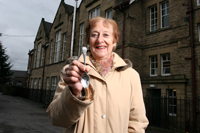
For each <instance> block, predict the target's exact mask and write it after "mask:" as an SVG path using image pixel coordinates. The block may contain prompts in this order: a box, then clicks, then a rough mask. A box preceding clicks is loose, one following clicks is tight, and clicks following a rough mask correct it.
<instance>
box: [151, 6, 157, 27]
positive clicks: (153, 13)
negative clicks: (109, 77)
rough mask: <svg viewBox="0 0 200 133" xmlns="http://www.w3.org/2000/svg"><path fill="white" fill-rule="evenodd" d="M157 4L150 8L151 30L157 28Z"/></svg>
mask: <svg viewBox="0 0 200 133" xmlns="http://www.w3.org/2000/svg"><path fill="white" fill-rule="evenodd" d="M157 23H158V22H157V6H156V5H155V6H152V7H151V8H150V31H154V30H157Z"/></svg>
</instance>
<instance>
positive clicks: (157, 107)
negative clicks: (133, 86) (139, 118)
mask: <svg viewBox="0 0 200 133" xmlns="http://www.w3.org/2000/svg"><path fill="white" fill-rule="evenodd" d="M171 100H172V99H171V98H168V97H159V98H155V97H144V102H145V107H146V115H147V117H148V119H149V126H150V127H151V126H152V127H158V128H161V129H166V130H171V131H174V132H180V133H193V130H194V129H195V128H196V131H197V132H200V115H199V113H198V112H197V111H195V112H196V116H197V117H196V120H197V123H196V125H197V126H196V127H193V112H194V111H193V102H192V100H191V99H181V98H180V99H177V98H176V99H174V100H173V101H171ZM172 102H173V104H172ZM197 103H200V100H199V99H198V100H197ZM199 108H200V106H199V104H197V109H199Z"/></svg>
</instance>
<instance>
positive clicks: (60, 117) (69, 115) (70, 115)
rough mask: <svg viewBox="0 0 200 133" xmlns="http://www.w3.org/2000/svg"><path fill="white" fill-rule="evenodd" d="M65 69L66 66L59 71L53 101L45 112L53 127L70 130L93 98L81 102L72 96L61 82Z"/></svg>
mask: <svg viewBox="0 0 200 133" xmlns="http://www.w3.org/2000/svg"><path fill="white" fill-rule="evenodd" d="M66 67H68V66H65V67H63V69H62V70H61V73H60V81H59V83H58V85H57V88H56V91H55V95H54V98H53V101H52V102H51V104H50V105H49V106H48V108H47V110H46V112H47V114H48V116H49V117H50V119H51V121H52V124H53V125H54V126H60V127H64V128H70V127H71V126H73V125H74V124H75V123H76V122H77V121H78V120H79V118H80V117H81V116H82V114H83V113H84V111H85V110H86V109H87V108H88V107H89V105H90V104H91V103H92V102H93V98H91V97H90V99H87V100H85V101H81V100H79V99H78V98H77V97H76V96H74V95H73V94H72V92H71V91H70V89H69V86H68V85H67V84H66V83H65V82H64V81H63V74H64V70H65V68H66ZM90 94H91V93H90ZM92 95H93V94H92Z"/></svg>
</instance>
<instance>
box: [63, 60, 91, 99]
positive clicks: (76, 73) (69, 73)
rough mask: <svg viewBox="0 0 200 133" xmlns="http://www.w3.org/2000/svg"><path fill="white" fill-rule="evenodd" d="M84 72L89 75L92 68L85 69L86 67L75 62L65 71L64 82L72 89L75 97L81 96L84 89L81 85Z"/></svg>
mask: <svg viewBox="0 0 200 133" xmlns="http://www.w3.org/2000/svg"><path fill="white" fill-rule="evenodd" d="M84 71H86V73H88V72H89V71H90V66H86V67H84V65H83V64H82V63H81V62H79V61H77V60H74V61H73V62H72V63H71V64H70V65H69V67H67V68H66V69H65V73H64V76H63V80H64V81H65V83H66V84H67V85H68V86H69V87H70V88H71V91H72V93H73V94H74V95H75V96H77V97H78V96H80V94H81V90H82V88H83V86H82V84H81V76H82V75H83V74H84Z"/></svg>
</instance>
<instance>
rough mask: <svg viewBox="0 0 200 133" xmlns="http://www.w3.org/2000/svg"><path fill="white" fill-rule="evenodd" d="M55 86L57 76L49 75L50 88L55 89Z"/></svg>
mask: <svg viewBox="0 0 200 133" xmlns="http://www.w3.org/2000/svg"><path fill="white" fill-rule="evenodd" d="M56 87H57V77H56V76H54V77H51V90H56Z"/></svg>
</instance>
